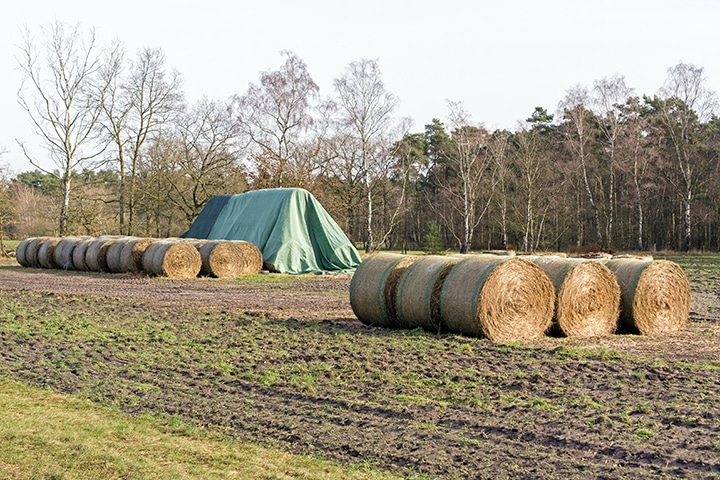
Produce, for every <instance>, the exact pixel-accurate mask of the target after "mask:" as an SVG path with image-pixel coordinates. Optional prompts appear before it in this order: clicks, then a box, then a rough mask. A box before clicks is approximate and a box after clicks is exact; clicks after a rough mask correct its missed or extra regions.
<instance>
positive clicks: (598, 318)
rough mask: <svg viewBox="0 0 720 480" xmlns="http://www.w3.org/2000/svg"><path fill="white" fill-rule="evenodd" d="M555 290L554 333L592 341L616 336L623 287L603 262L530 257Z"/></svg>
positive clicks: (528, 258) (556, 257)
mask: <svg viewBox="0 0 720 480" xmlns="http://www.w3.org/2000/svg"><path fill="white" fill-rule="evenodd" d="M526 259H527V260H531V261H532V262H533V263H535V265H537V266H539V267H540V268H542V269H543V271H544V272H545V274H546V275H547V276H548V277H549V278H550V281H551V282H552V283H553V286H554V287H555V317H554V329H555V330H556V331H557V333H560V334H562V335H565V336H567V337H577V338H592V337H603V336H607V335H611V334H612V333H614V332H615V330H616V328H617V323H618V317H619V316H620V286H619V285H618V283H617V280H616V279H615V276H614V275H613V273H612V272H611V271H610V269H608V268H607V267H606V266H605V265H603V264H602V263H600V262H596V261H592V260H585V259H579V258H563V257H558V256H551V255H546V256H540V257H527V258H526Z"/></svg>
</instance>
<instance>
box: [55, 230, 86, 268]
mask: <svg viewBox="0 0 720 480" xmlns="http://www.w3.org/2000/svg"><path fill="white" fill-rule="evenodd" d="M86 238H87V237H63V238H62V239H61V240H60V242H59V243H58V244H57V246H56V247H55V251H54V252H53V258H54V260H55V265H57V267H56V268H62V269H63V270H72V269H73V263H72V252H73V250H74V249H75V245H77V244H78V243H79V242H81V241H82V240H85V239H86Z"/></svg>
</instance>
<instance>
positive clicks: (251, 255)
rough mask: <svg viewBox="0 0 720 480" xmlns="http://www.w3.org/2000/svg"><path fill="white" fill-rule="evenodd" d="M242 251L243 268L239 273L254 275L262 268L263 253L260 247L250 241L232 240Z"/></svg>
mask: <svg viewBox="0 0 720 480" xmlns="http://www.w3.org/2000/svg"><path fill="white" fill-rule="evenodd" d="M232 242H233V243H234V244H236V245H237V246H238V247H239V248H240V251H241V252H242V258H243V269H242V272H240V275H256V274H258V273H260V271H261V270H262V268H263V254H262V252H261V251H260V249H259V248H258V247H257V246H256V245H255V244H254V243H251V242H246V241H243V240H232Z"/></svg>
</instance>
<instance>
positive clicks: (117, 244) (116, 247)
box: [105, 236, 138, 273]
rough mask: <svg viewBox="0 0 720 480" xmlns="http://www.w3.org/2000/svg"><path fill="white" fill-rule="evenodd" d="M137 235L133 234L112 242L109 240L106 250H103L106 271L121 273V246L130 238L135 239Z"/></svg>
mask: <svg viewBox="0 0 720 480" xmlns="http://www.w3.org/2000/svg"><path fill="white" fill-rule="evenodd" d="M137 238H138V237H133V236H127V237H122V238H118V239H116V240H115V241H114V242H111V243H110V244H109V246H108V247H107V251H106V252H105V265H106V267H107V270H106V271H108V272H110V273H121V272H122V270H121V268H120V267H121V266H120V253H121V252H122V249H123V247H124V246H125V244H126V243H127V242H129V241H130V240H136V239H137Z"/></svg>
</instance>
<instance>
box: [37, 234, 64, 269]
mask: <svg viewBox="0 0 720 480" xmlns="http://www.w3.org/2000/svg"><path fill="white" fill-rule="evenodd" d="M60 240H62V238H60V237H51V238H50V239H48V240H46V241H44V242H43V243H42V245H40V248H38V252H37V261H38V264H39V265H40V268H58V265H57V264H56V263H55V258H54V253H55V248H56V247H57V245H58V244H59V243H60Z"/></svg>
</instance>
